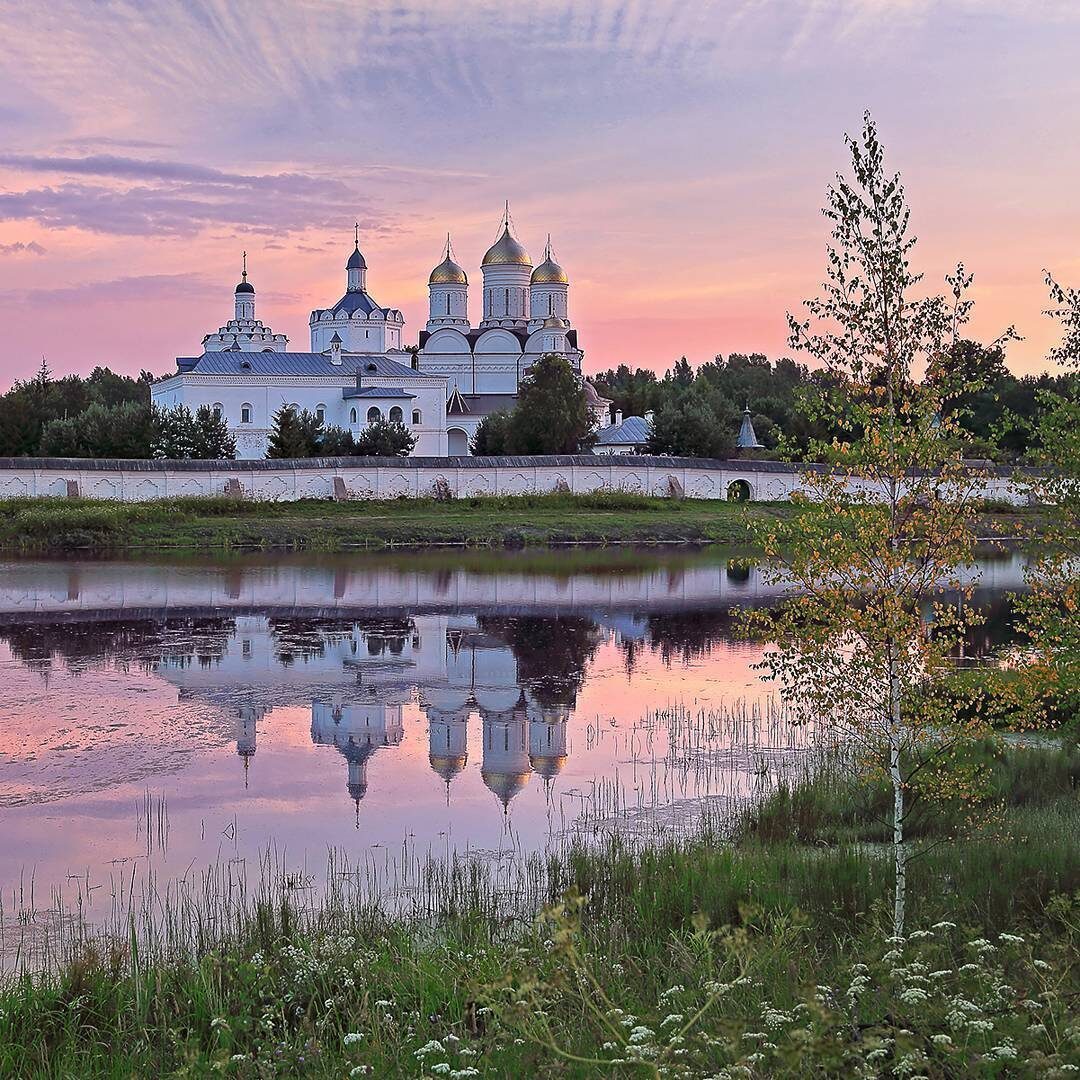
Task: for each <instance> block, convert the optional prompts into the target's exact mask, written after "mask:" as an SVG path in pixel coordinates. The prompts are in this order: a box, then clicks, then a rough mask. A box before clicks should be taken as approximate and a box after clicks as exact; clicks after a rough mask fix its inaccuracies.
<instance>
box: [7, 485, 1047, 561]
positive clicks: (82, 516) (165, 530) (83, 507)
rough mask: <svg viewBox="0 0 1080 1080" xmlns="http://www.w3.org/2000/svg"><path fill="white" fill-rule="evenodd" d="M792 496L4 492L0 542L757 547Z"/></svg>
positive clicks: (1016, 513) (88, 549)
mask: <svg viewBox="0 0 1080 1080" xmlns="http://www.w3.org/2000/svg"><path fill="white" fill-rule="evenodd" d="M792 512H793V508H792V507H791V504H790V503H786V502H749V503H748V502H730V501H727V500H698V499H694V500H690V499H686V500H673V499H670V498H660V497H655V496H645V495H632V494H627V493H621V492H607V493H596V494H592V495H563V494H549V495H525V496H496V497H476V498H468V499H454V500H448V501H437V500H434V499H394V500H370V501H369V500H365V501H349V502H334V501H331V500H325V501H316V500H311V501H302V502H249V501H239V500H236V499H230V498H226V497H190V498H177V499H165V500H160V501H155V502H146V503H118V502H114V501H109V500H95V499H81V498H72V499H42V498H32V499H25V498H20V499H5V500H0V552H3V553H5V554H44V553H49V552H54V553H57V552H81V553H88V554H94V553H127V552H140V551H141V552H155V551H157V552H185V551H187V552H227V551H235V552H259V551H265V552H289V551H318V552H356V551H389V550H403V551H415V550H439V549H443V550H453V549H459V550H463V549H472V548H475V549H480V550H485V549H487V550H521V549H528V548H531V549H545V548H546V549H560V548H561V549H573V548H588V547H621V548H626V547H634V546H640V547H674V548H693V547H701V546H704V545H712V544H723V545H730V546H732V547H739V548H743V549H745V548H747V547H754V546H755V542H754V530H755V528H756V527H758V526H759V525H760V524H762V523H766V522H768V521H770V520H779V519H783V518H785V517H787V516H789V515H790V514H791V513H792ZM1040 525H1041V517H1040V513H1039V511H1038V510H1037V509H1033V508H1013V509H1009V510H1004V509H992V510H987V511H986V512H985V513H984V515H983V518H982V521H981V523H980V532H981V534H982V536H983V538H985V540H986V542H987V543H995V542H1007V541H1016V540H1033V539H1037V537H1038V534H1039V532H1040Z"/></svg>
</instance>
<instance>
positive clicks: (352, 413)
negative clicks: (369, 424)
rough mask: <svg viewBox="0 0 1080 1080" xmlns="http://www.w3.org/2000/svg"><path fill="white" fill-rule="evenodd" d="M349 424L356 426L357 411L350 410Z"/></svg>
mask: <svg viewBox="0 0 1080 1080" xmlns="http://www.w3.org/2000/svg"><path fill="white" fill-rule="evenodd" d="M349 423H350V424H355V423H356V410H355V409H350V410H349Z"/></svg>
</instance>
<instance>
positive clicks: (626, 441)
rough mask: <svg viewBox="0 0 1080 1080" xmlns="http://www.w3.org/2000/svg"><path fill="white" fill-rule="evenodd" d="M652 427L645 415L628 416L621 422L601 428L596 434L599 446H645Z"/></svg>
mask: <svg viewBox="0 0 1080 1080" xmlns="http://www.w3.org/2000/svg"><path fill="white" fill-rule="evenodd" d="M651 430H652V428H651V427H650V425H649V421H648V420H646V419H645V417H644V416H628V417H627V418H626V419H625V420H624V421H623V422H622V423H621V424H612V425H611V427H606V428H601V429H600V433H599V434H598V435H597V436H596V445H597V446H643V445H644V444H645V443H646V442H648V441H649V433H650V431H651Z"/></svg>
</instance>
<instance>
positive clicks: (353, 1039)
mask: <svg viewBox="0 0 1080 1080" xmlns="http://www.w3.org/2000/svg"><path fill="white" fill-rule="evenodd" d="M363 1037H364V1036H363V1035H361V1034H360V1032H359V1031H350V1032H349V1033H348V1034H347V1035H345V1036H344V1037H343V1038H342V1040H341V1041H342V1043H344V1044H345V1046H352V1045H353V1043H358V1042H359V1041H360V1040H361V1039H362V1038H363Z"/></svg>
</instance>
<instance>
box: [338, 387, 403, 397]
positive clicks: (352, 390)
mask: <svg viewBox="0 0 1080 1080" xmlns="http://www.w3.org/2000/svg"><path fill="white" fill-rule="evenodd" d="M341 396H342V397H343V398H380V399H382V398H414V397H416V395H415V394H410V393H407V392H406V391H405V390H403V389H402V388H401V387H400V386H346V387H345V388H344V389H343V390H342V391H341Z"/></svg>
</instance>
